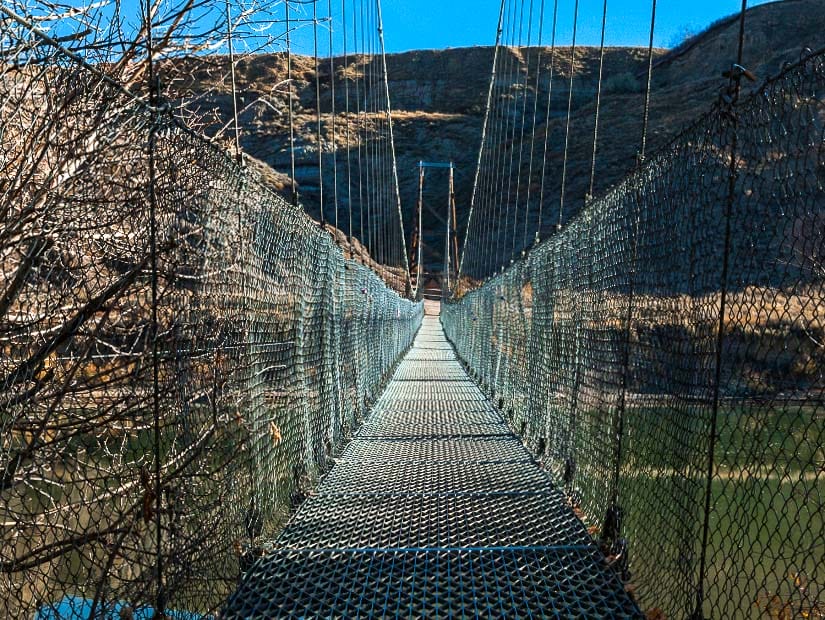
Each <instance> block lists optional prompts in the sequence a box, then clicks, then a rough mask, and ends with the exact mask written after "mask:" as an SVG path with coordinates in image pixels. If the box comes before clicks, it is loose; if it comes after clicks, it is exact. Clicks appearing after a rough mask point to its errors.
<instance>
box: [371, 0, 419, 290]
mask: <svg viewBox="0 0 825 620" xmlns="http://www.w3.org/2000/svg"><path fill="white" fill-rule="evenodd" d="M376 7H377V11H378V36H379V40H380V46H381V62H382V65H383V67H384V92H385V95H386V98H387V126H388V129H389V137H390V143H389V149H390V155H391V157H392V170H391V172H392V186H393V188H394V190H395V205H396V209H397V214H398V229H397V230H398V235H399V239H398V246H397V247H398V249H399V250H400V251H401V256H402V257H403V263H404V264H403V267H404V272H405V274H406V278H407V282H406V284H408V285H410V286H411V285H412V280H411V276H410V264H409V260H408V258H407V250H406V248H407V243H406V238H405V235H404V216H403V211H402V209H401V187H400V184H399V181H398V162H397V161H396V156H395V136H394V133H393V126H392V103H391V101H390V84H389V77H388V72H387V51H386V46H385V43H384V19H383V15H382V13H381V0H376Z"/></svg>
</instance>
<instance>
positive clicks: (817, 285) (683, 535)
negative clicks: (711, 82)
mask: <svg viewBox="0 0 825 620" xmlns="http://www.w3.org/2000/svg"><path fill="white" fill-rule="evenodd" d="M823 62H825V58H824V57H823V55H822V53H816V54H811V55H809V56H806V57H805V58H803V59H802V60H801V61H800V62H799V63H798V64H796V65H794V66H792V67H788V68H787V69H786V70H785V71H784V72H783V74H782V75H780V76H779V77H778V78H775V79H773V80H771V81H769V82H767V83H765V84H764V85H762V86H760V87H759V88H758V89H756V90H755V91H754V93H753V94H751V95H750V96H748V97H745V98H743V99H742V100H741V102H740V103H738V104H735V105H731V104H729V103H725V101H724V100H721V101H720V103H719V104H718V105H716V106H715V107H714V108H713V109H712V111H711V112H710V113H709V114H708V115H706V116H705V117H703V118H702V119H701V120H700V121H698V122H697V123H696V124H694V125H693V126H691V127H690V128H689V129H687V130H686V131H685V132H683V133H682V134H680V136H679V137H678V138H677V139H676V140H675V141H674V142H673V143H672V144H671V145H670V146H669V147H668V148H667V149H665V150H664V151H662V152H660V153H658V154H657V155H655V156H654V157H651V158H649V159H648V163H647V165H646V166H644V167H643V168H640V169H639V171H638V172H637V173H634V174H633V175H631V176H630V177H629V178H627V179H626V180H625V181H624V182H622V183H621V184H620V185H619V186H617V187H616V188H615V189H614V190H612V191H611V192H609V193H608V194H607V195H606V196H604V197H603V198H601V199H599V200H597V201H594V202H591V203H590V204H589V206H588V207H587V208H586V209H585V211H583V212H582V214H581V215H580V216H578V217H577V218H575V219H574V220H573V221H571V222H570V224H569V225H568V226H567V227H566V228H565V229H564V230H563V231H561V232H560V233H559V234H557V235H555V236H553V237H551V238H549V239H548V240H547V241H545V242H544V243H542V244H541V245H539V246H538V247H537V248H535V249H534V250H533V251H532V252H530V253H529V254H528V255H527V256H526V257H525V258H524V259H523V260H521V261H517V262H516V263H515V264H514V265H513V266H512V267H511V268H509V269H508V270H506V271H505V272H503V273H502V274H500V275H498V276H496V277H494V278H492V279H489V280H488V281H486V283H485V284H484V285H483V286H482V287H481V288H478V289H476V290H473V291H471V292H469V293H467V294H465V295H464V296H463V297H462V298H460V299H457V300H455V301H454V302H453V303H451V304H447V305H445V307H444V308H443V314H442V321H443V324H444V326H445V329H446V332H447V334H448V337H449V338H450V340H451V341H452V342H453V343H454V345H455V346H456V349H457V351H458V352H459V354H460V356H461V357H462V358H463V361H464V362H465V364H466V365H467V368H468V369H469V371H470V373H471V374H472V375H473V376H474V377H475V378H476V379H477V380H478V381H479V383H480V384H481V385H482V387H483V388H484V389H485V390H486V392H487V393H488V395H490V396H491V397H492V398H493V400H494V401H495V402H496V404H497V405H498V406H499V407H500V408H501V409H502V410H503V411H504V412H505V414H506V416H507V418H508V421H509V422H510V424H511V426H512V427H513V428H514V429H515V430H516V431H517V432H519V433H521V435H522V437H523V438H524V440H525V441H526V443H527V445H528V446H529V448H530V449H531V450H532V452H533V453H534V454H536V455H538V456H539V458H541V459H543V460H544V461H545V462H546V464H547V465H548V467H549V468H550V469H551V470H552V471H553V472H554V474H555V475H556V477H557V479H558V480H559V481H560V482H561V483H562V484H563V486H564V489H565V491H566V493H567V495H568V496H569V498H570V500H571V502H572V503H573V505H574V506H575V507H576V510H577V511H578V513H579V515H580V516H581V517H582V518H583V519H584V520H585V522H586V523H587V524H588V525H589V526H590V531H591V533H592V534H594V535H595V536H597V537H598V538H599V539H600V540H601V541H602V543H603V547H604V549H605V551H606V552H607V554H608V555H609V556H612V557H613V558H614V559H615V560H616V562H615V566H616V567H617V570H618V571H619V572H620V574H621V576H622V577H623V578H624V580H625V584H626V588H627V589H628V590H629V591H631V592H632V593H633V594H634V595H635V596H636V598H637V600H638V601H639V602H640V604H641V606H642V607H643V609H644V610H646V611H647V613H648V614H649V617H668V618H671V617H672V618H686V617H693V618H700V617H705V618H757V617H772V618H822V617H825V548H823V540H825V537H824V535H825V531H823V514H825V505H823V504H824V503H825V455H824V454H823V445H825V402H824V401H823V388H825V374H824V371H823V369H825V324H823V317H825V270H823V263H825V235H823V230H825V189H824V188H823V183H825V153H824V152H823V149H825V100H824V98H825V66H823Z"/></svg>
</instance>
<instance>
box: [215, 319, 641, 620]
mask: <svg viewBox="0 0 825 620" xmlns="http://www.w3.org/2000/svg"><path fill="white" fill-rule="evenodd" d="M385 615H389V616H405V617H450V616H459V617H465V616H472V617H479V616H481V617H507V618H513V617H531V616H538V617H542V616H551V617H552V616H556V617H565V618H572V617H576V618H635V617H642V616H641V614H640V613H639V611H638V609H637V607H636V605H635V604H634V602H633V601H632V600H631V598H630V597H629V596H628V595H627V594H626V593H625V591H624V589H623V586H622V583H621V581H620V580H619V579H618V578H617V576H616V575H615V574H614V572H613V571H612V570H611V569H609V568H607V567H605V564H604V558H603V556H602V554H601V552H600V551H599V549H598V547H597V546H596V545H595V544H594V543H593V541H592V540H591V538H590V536H589V535H588V533H587V532H586V530H585V528H584V526H583V525H582V523H581V522H580V521H579V520H578V518H577V517H576V516H575V515H574V514H573V512H572V510H571V509H570V508H569V507H568V505H567V503H566V501H565V499H564V497H563V495H562V494H561V492H559V491H558V490H557V489H556V488H555V487H554V485H553V484H552V483H551V481H550V478H549V477H548V475H547V474H546V473H545V472H544V471H543V470H542V469H541V468H540V467H539V466H538V465H537V464H536V463H535V462H534V461H533V459H532V458H531V456H530V454H529V453H528V452H527V450H525V449H524V447H523V446H522V444H521V442H520V441H519V439H518V438H517V437H516V436H515V435H513V434H512V433H511V431H510V430H509V428H508V426H507V425H506V423H505V422H504V420H503V418H502V417H501V416H500V415H499V414H498V412H497V411H496V410H495V409H494V407H493V406H492V405H491V404H490V403H489V402H488V400H487V399H486V398H485V397H484V395H483V394H482V392H481V391H480V390H479V389H478V388H477V387H476V386H475V384H474V383H472V381H471V380H470V378H469V377H468V376H467V374H466V373H465V372H464V369H463V368H462V367H461V365H460V363H459V362H458V360H457V358H456V355H455V353H454V352H453V350H452V348H451V346H450V345H449V343H448V342H447V340H446V339H445V337H444V334H443V331H442V329H441V325H440V324H439V322H438V318H437V317H435V316H428V317H427V318H425V320H424V324H423V327H422V329H421V331H420V333H419V334H418V337H417V338H416V341H415V344H414V346H413V348H412V349H411V350H410V352H409V353H408V354H407V356H406V358H405V359H404V360H403V361H402V362H401V364H400V365H399V367H398V369H397V371H396V373H395V375H394V377H393V379H392V381H391V382H390V384H389V386H388V387H387V389H386V391H385V392H384V394H383V395H382V396H381V398H380V399H379V401H378V402H377V403H376V406H375V408H374V409H373V412H372V414H371V416H370V417H369V419H368V420H367V423H366V424H365V425H364V426H363V427H362V428H361V430H360V432H359V433H358V434H357V436H356V438H355V439H354V440H353V441H352V442H351V443H350V444H349V445H348V446H347V447H346V449H345V450H344V452H343V454H342V456H341V458H340V459H339V461H338V463H337V464H336V465H335V467H334V468H333V469H332V471H331V472H330V473H329V474H328V475H327V476H326V477H325V478H324V480H323V481H322V483H321V485H320V488H319V489H318V492H317V493H316V494H315V495H314V496H312V497H311V498H310V499H308V500H307V501H306V502H305V503H304V504H303V506H302V507H301V508H300V510H299V511H298V512H297V514H296V515H295V516H294V517H293V518H292V520H291V521H290V523H289V525H288V526H287V528H286V529H285V530H284V532H283V533H282V534H281V536H280V537H279V538H278V539H277V540H276V541H274V544H273V545H272V549H271V550H270V551H269V552H268V553H267V554H266V555H265V556H264V557H262V558H261V559H260V560H259V561H258V562H257V563H256V564H255V565H254V566H253V567H252V568H251V569H250V570H249V571H248V572H247V574H246V575H245V577H244V579H243V580H242V582H241V584H240V587H239V589H238V590H237V592H236V593H235V594H234V595H233V596H232V597H231V598H230V600H229V602H228V604H227V607H226V609H225V611H224V614H223V615H222V617H224V618H273V617H283V616H297V617H357V616H360V617H364V616H385Z"/></svg>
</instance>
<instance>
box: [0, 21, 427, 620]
mask: <svg viewBox="0 0 825 620" xmlns="http://www.w3.org/2000/svg"><path fill="white" fill-rule="evenodd" d="M7 27H8V22H3V23H0V43H1V45H0V52H2V63H3V64H1V65H0V222H1V223H0V267H2V268H1V269H0V382H1V383H2V388H0V616H2V617H3V618H32V617H35V618H38V619H46V618H51V619H54V618H75V617H78V618H79V617H82V618H112V617H119V618H148V617H152V616H153V614H154V612H153V611H152V610H177V611H175V612H174V613H171V612H170V613H169V614H168V615H167V617H175V618H196V617H204V616H203V615H204V614H209V613H211V612H213V611H214V610H216V609H218V608H219V607H220V605H221V603H222V601H223V600H224V599H225V597H226V595H227V594H228V593H229V592H231V591H232V590H233V589H234V586H235V583H236V579H237V577H238V575H239V572H240V571H242V570H243V567H244V564H245V563H246V562H249V561H251V560H253V559H254V557H255V556H256V554H257V553H258V551H256V550H257V549H258V548H259V544H260V543H261V541H262V540H264V539H266V538H267V537H269V536H271V535H272V534H273V532H275V531H277V529H278V528H279V527H280V525H281V524H282V522H283V521H284V519H285V517H286V516H287V515H288V513H289V512H290V510H291V508H292V507H293V506H294V505H295V504H296V503H297V502H298V501H300V500H301V499H302V497H303V495H304V494H306V493H308V492H309V491H310V490H311V489H312V487H313V484H314V483H315V481H316V480H317V477H318V475H319V474H320V473H322V472H323V471H324V470H325V469H326V468H327V467H328V466H329V465H330V457H331V455H332V454H333V452H334V450H335V449H336V447H337V446H338V445H339V444H340V442H341V441H342V440H343V439H344V438H345V437H347V435H348V434H349V433H350V432H351V431H352V430H353V428H354V427H355V426H356V425H358V424H359V422H360V420H361V419H362V418H363V415H364V413H365V408H366V406H367V405H368V404H369V403H370V401H371V399H373V398H374V397H376V396H377V392H378V391H379V389H380V387H381V384H382V382H383V380H384V379H385V378H386V377H387V376H388V373H389V372H390V370H391V369H392V367H393V365H394V363H395V362H396V360H397V359H398V358H399V356H400V355H401V353H402V352H403V351H404V350H405V349H406V348H407V347H408V346H409V344H410V342H411V340H412V338H413V336H414V334H415V332H416V330H417V328H418V325H419V323H420V319H421V314H422V308H421V306H420V305H415V304H413V303H411V302H409V301H407V300H405V299H403V298H402V297H400V296H399V295H398V294H397V293H395V292H393V291H391V290H390V289H388V288H387V287H386V286H385V284H384V283H383V281H382V280H381V279H380V278H379V277H378V276H377V275H375V274H374V273H373V272H372V271H370V270H369V269H367V268H365V267H363V266H361V265H359V264H357V263H355V262H354V261H350V260H346V259H345V258H344V254H343V253H342V251H341V250H340V249H339V248H338V247H336V245H335V243H334V241H333V240H332V238H331V236H330V235H329V234H328V233H327V232H326V231H323V230H322V229H320V228H319V226H318V225H317V224H316V223H315V222H313V221H312V220H310V219H309V218H308V217H306V216H305V215H304V214H303V212H302V211H301V210H300V208H298V207H293V206H291V205H289V204H287V203H286V202H285V201H284V200H282V199H281V198H279V197H277V196H276V195H275V194H274V193H272V192H271V191H269V189H268V188H267V187H266V186H265V184H264V182H263V181H262V180H261V179H260V178H259V176H258V175H257V174H256V173H254V172H252V171H250V170H244V169H242V168H241V167H240V166H238V165H237V164H236V163H235V162H234V161H232V160H231V159H229V158H228V157H226V155H225V154H224V153H223V152H221V151H219V150H218V149H217V148H215V147H214V146H212V145H211V144H209V143H208V142H206V141H205V140H203V139H201V138H199V137H198V136H196V135H194V134H193V133H191V132H189V131H188V130H186V129H185V128H183V127H181V126H180V125H179V124H177V123H176V121H175V120H174V118H173V115H172V113H171V112H170V111H168V110H166V109H162V108H159V107H158V106H147V105H144V104H142V103H139V102H136V101H135V100H134V99H133V98H132V97H130V96H129V95H128V93H127V92H125V91H124V90H123V89H122V88H120V87H118V85H117V84H115V83H113V82H112V81H110V80H107V79H104V78H103V77H101V75H99V74H97V73H96V72H94V71H91V70H90V68H89V67H80V66H78V64H77V63H76V62H75V61H73V60H70V59H68V58H67V57H66V56H65V55H63V54H61V53H58V52H56V51H54V50H53V49H52V48H51V47H49V46H48V45H45V44H44V43H43V41H42V40H41V39H37V38H35V37H29V36H22V37H21V36H20V29H16V30H15V29H11V28H9V29H6V28H7ZM180 610H187V612H188V613H184V612H183V611H180ZM154 617H160V616H154Z"/></svg>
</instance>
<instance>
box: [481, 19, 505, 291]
mask: <svg viewBox="0 0 825 620" xmlns="http://www.w3.org/2000/svg"><path fill="white" fill-rule="evenodd" d="M505 4H506V3H505ZM511 6H512V5H511V4H506V6H505V15H504V32H503V35H502V36H503V39H502V42H503V47H504V48H505V49H506V48H508V47H509V44H508V33H509V32H510V29H511V26H510V24H511V15H512V12H511V10H510V7H511ZM508 60H512V56H510V57H509V59H508V58H507V57H499V63H500V65H501V68H502V71H501V73H500V75H501V76H504V75H507V74H508V71H509V63H508ZM498 81H499V84H498V90H497V93H498V94H497V95H496V96H495V98H494V100H493V104H492V105H493V107H494V109H495V110H496V117H495V119H494V122H493V128H492V133H491V135H490V147H491V148H490V160H489V165H488V174H487V190H486V192H485V194H486V201H485V205H484V212H485V217H484V219H483V221H482V227H483V230H482V237H481V239H482V248H481V254H480V258H481V260H482V261H484V262H483V267H482V276H487V275H488V274H487V271H490V270H492V269H494V268H495V267H496V256H495V244H494V242H493V239H494V231H495V229H496V225H497V222H496V213H497V209H496V207H497V206H498V205H499V204H500V203H499V202H498V201H497V200H496V190H497V188H498V185H499V177H500V162H501V143H502V135H503V129H504V119H503V114H502V113H501V111H500V109H499V108H500V105H499V104H500V102H501V99H502V97H503V96H504V93H505V92H506V90H507V86H506V78H503V77H502V78H501V79H499V80H498Z"/></svg>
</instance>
